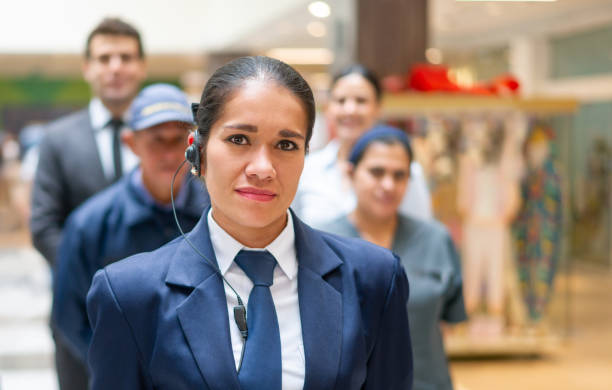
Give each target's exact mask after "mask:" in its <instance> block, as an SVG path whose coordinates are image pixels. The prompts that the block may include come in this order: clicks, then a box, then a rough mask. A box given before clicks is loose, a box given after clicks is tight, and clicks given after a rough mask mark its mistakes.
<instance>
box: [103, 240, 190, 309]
mask: <svg viewBox="0 0 612 390" xmlns="http://www.w3.org/2000/svg"><path fill="white" fill-rule="evenodd" d="M180 242H181V238H180V237H179V238H176V239H174V240H173V241H170V242H169V243H167V244H165V245H163V246H161V247H160V248H158V249H156V250H154V251H151V252H143V253H138V254H135V255H132V256H130V257H127V258H125V259H123V260H120V261H117V262H115V263H112V264H110V265H107V266H106V267H105V268H103V270H102V271H98V272H104V273H105V274H106V277H107V279H108V283H109V284H110V286H111V288H112V290H113V292H114V293H115V295H116V297H117V299H118V300H119V301H120V303H121V304H122V305H124V304H125V305H126V306H133V307H132V308H137V307H139V306H140V305H142V304H143V303H144V302H150V300H151V298H152V297H154V296H156V295H157V294H158V293H160V292H161V290H162V289H163V288H164V286H165V278H166V274H167V272H168V267H169V265H170V261H171V259H172V257H173V255H174V253H175V251H176V249H177V247H178V245H179V243H180Z"/></svg>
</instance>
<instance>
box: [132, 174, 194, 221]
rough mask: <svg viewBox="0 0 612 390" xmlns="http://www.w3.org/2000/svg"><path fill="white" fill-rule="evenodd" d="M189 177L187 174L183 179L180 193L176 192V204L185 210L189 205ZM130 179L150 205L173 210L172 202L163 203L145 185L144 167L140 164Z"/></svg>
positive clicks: (177, 207)
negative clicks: (143, 177)
mask: <svg viewBox="0 0 612 390" xmlns="http://www.w3.org/2000/svg"><path fill="white" fill-rule="evenodd" d="M187 177H188V175H185V177H184V179H183V184H182V185H181V189H180V190H179V191H178V193H175V194H174V206H175V207H176V209H177V210H183V209H185V208H186V207H187V192H188V191H187V180H188V179H187ZM130 180H131V182H132V185H133V186H134V189H135V190H136V191H138V194H139V195H140V196H141V198H142V200H143V201H144V202H145V203H146V204H147V205H148V206H150V207H153V206H154V207H157V208H159V209H160V210H165V211H171V210H172V205H171V204H161V203H159V202H158V201H156V200H155V198H153V195H151V193H150V192H149V190H148V189H147V187H146V186H145V185H144V181H143V179H142V169H141V168H140V166H138V167H137V168H136V169H135V170H134V172H133V173H132V175H131V176H130Z"/></svg>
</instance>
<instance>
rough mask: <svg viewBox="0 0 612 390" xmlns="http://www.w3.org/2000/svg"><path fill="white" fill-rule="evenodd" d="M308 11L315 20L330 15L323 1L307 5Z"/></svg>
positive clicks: (329, 10) (327, 6)
mask: <svg viewBox="0 0 612 390" xmlns="http://www.w3.org/2000/svg"><path fill="white" fill-rule="evenodd" d="M308 11H310V13H311V14H312V16H315V17H317V18H326V17H328V16H329V14H331V9H330V8H329V4H327V3H326V2H324V1H313V2H312V3H310V4H308Z"/></svg>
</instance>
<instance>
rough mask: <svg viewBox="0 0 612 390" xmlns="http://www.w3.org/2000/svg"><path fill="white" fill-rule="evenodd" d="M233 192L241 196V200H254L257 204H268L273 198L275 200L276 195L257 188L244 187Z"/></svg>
mask: <svg viewBox="0 0 612 390" xmlns="http://www.w3.org/2000/svg"><path fill="white" fill-rule="evenodd" d="M235 191H236V192H237V193H238V195H240V196H242V197H243V198H247V199H250V200H256V201H258V202H270V201H272V200H273V199H274V198H276V194H275V193H274V192H272V191H267V190H262V189H259V188H253V187H244V188H238V189H236V190H235Z"/></svg>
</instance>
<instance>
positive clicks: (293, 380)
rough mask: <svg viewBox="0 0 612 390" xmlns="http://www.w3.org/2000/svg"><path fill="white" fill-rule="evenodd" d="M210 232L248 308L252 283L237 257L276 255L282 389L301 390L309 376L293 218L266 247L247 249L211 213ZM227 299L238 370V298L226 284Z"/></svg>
mask: <svg viewBox="0 0 612 390" xmlns="http://www.w3.org/2000/svg"><path fill="white" fill-rule="evenodd" d="M207 218H208V229H209V231H210V241H211V243H212V246H213V250H214V251H215V257H216V258H217V263H218V265H219V269H220V270H221V273H223V276H225V278H226V279H227V281H228V282H229V283H230V284H231V285H232V287H234V289H236V292H238V294H239V295H240V297H241V299H242V301H243V303H244V304H245V305H246V307H247V316H248V315H249V313H248V298H249V295H250V293H251V289H252V288H253V282H251V279H249V277H248V276H247V275H246V274H245V273H244V271H242V269H241V268H240V267H239V266H238V265H237V264H236V263H234V257H236V255H237V254H238V252H240V251H241V250H242V249H249V250H267V251H268V252H270V253H271V254H272V256H274V258H275V259H276V261H277V263H278V266H277V267H274V280H273V284H272V286H270V292H271V294H272V300H273V301H274V307H275V308H276V316H277V318H278V328H279V332H280V342H281V360H282V388H283V390H291V389H302V388H303V387H304V377H305V373H306V361H305V358H304V342H303V340H302V323H301V320H300V307H299V301H298V289H297V287H298V281H297V273H298V262H297V254H296V250H295V232H294V230H293V218H292V217H291V213H289V212H287V226H286V227H285V228H284V229H283V231H282V232H281V233H280V234H279V235H278V237H276V239H275V240H274V241H272V242H271V243H270V244H269V245H268V246H267V247H266V248H248V247H245V246H244V245H242V244H241V243H239V242H238V241H237V240H236V239H234V238H233V237H232V236H230V235H229V234H228V233H227V232H226V231H225V230H223V228H221V227H220V226H219V225H218V224H217V222H215V220H214V218H213V216H212V211H209V212H208V216H207ZM224 287H225V297H226V299H227V315H228V317H229V324H230V335H231V342H232V351H233V352H234V361H235V363H236V369H237V368H238V364H239V363H240V353H241V351H242V345H243V341H242V336H241V334H240V330H239V329H238V326H237V325H236V322H234V306H236V305H237V304H238V300H237V298H236V295H235V294H234V293H233V292H232V290H230V289H229V287H228V286H227V285H226V284H225V283H224Z"/></svg>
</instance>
